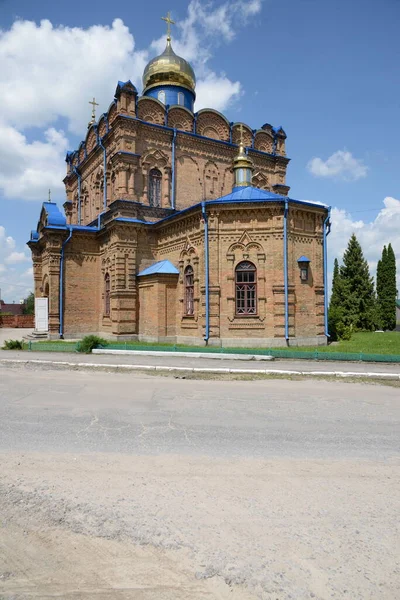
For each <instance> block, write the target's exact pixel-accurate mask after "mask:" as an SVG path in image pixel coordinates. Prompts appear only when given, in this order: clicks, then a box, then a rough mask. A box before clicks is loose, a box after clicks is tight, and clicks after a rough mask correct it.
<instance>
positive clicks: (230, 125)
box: [229, 123, 233, 144]
mask: <svg viewBox="0 0 400 600" xmlns="http://www.w3.org/2000/svg"><path fill="white" fill-rule="evenodd" d="M232 125H233V123H229V143H230V144H232Z"/></svg>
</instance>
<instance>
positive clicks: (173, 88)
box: [142, 85, 195, 112]
mask: <svg viewBox="0 0 400 600" xmlns="http://www.w3.org/2000/svg"><path fill="white" fill-rule="evenodd" d="M160 92H162V93H164V99H165V101H162V100H160V98H159V97H158V96H159V93H160ZM179 94H182V96H183V104H181V103H180V102H179ZM143 97H146V98H154V99H155V100H158V101H159V102H161V103H162V104H164V106H166V105H168V104H169V106H182V107H184V108H187V109H188V110H190V112H193V107H194V101H195V94H194V93H193V92H191V91H190V90H188V89H186V88H184V87H181V86H179V85H157V86H155V87H153V88H150V89H149V90H146V91H145V92H144V93H143V96H142V98H143Z"/></svg>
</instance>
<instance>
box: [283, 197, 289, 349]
mask: <svg viewBox="0 0 400 600" xmlns="http://www.w3.org/2000/svg"><path fill="white" fill-rule="evenodd" d="M288 211H289V204H288V200H287V199H286V200H285V212H284V215H283V276H284V279H285V339H286V342H287V343H289V291H288V247H287V216H288Z"/></svg>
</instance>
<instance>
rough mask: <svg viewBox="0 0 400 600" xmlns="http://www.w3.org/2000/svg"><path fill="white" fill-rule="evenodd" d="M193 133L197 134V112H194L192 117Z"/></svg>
mask: <svg viewBox="0 0 400 600" xmlns="http://www.w3.org/2000/svg"><path fill="white" fill-rule="evenodd" d="M193 133H194V134H196V135H197V113H195V114H194V119H193Z"/></svg>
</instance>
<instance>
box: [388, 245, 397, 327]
mask: <svg viewBox="0 0 400 600" xmlns="http://www.w3.org/2000/svg"><path fill="white" fill-rule="evenodd" d="M386 272H387V293H386V296H387V300H386V313H385V318H386V327H387V329H390V330H392V329H396V298H397V286H396V257H395V255H394V252H393V248H392V244H389V246H388V249H387V268H386Z"/></svg>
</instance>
